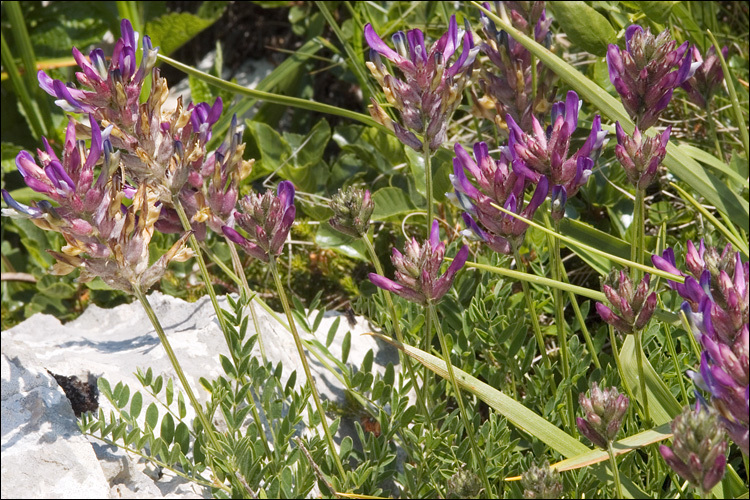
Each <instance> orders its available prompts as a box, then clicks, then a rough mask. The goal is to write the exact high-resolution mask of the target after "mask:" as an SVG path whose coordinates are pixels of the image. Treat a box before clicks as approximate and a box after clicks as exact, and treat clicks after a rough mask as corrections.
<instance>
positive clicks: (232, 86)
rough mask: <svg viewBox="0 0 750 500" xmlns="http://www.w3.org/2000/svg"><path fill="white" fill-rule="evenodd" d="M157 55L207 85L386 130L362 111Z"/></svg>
mask: <svg viewBox="0 0 750 500" xmlns="http://www.w3.org/2000/svg"><path fill="white" fill-rule="evenodd" d="M158 57H159V60H161V61H163V62H165V63H167V64H169V65H170V66H172V67H174V68H177V69H179V70H180V71H182V72H184V73H186V74H188V75H191V76H193V77H195V78H198V79H199V80H202V81H204V82H206V83H208V84H209V85H214V86H216V87H218V88H220V89H223V90H226V91H228V92H232V93H235V94H239V95H242V96H247V97H253V98H256V99H260V100H263V101H265V102H272V103H274V104H281V105H284V106H291V107H294V108H300V109H307V110H309V111H316V112H318V113H325V114H329V115H335V116H341V117H344V118H349V119H350V120H355V121H358V122H360V123H363V124H365V125H368V126H371V127H377V128H380V129H382V130H386V129H385V127H383V126H382V125H380V124H379V123H377V122H376V121H375V120H373V119H372V118H371V117H370V116H369V115H365V114H363V113H357V112H356V111H350V110H348V109H343V108H339V107H336V106H331V105H329V104H323V103H320V102H315V101H312V100H309V99H300V98H298V97H289V96H285V95H279V94H272V93H271V92H264V91H262V90H255V89H249V88H247V87H243V86H242V85H237V84H236V83H232V82H228V81H226V80H222V79H221V78H217V77H215V76H213V75H209V74H208V73H204V72H203V71H199V70H197V69H195V68H193V67H192V66H188V65H187V64H182V63H181V62H179V61H176V60H174V59H172V58H170V57H167V56H163V55H161V54H160V55H159V56H158Z"/></svg>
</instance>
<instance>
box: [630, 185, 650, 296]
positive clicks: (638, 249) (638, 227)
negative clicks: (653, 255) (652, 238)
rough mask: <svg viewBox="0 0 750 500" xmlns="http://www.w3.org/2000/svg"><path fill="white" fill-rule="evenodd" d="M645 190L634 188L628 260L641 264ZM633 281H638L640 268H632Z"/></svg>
mask: <svg viewBox="0 0 750 500" xmlns="http://www.w3.org/2000/svg"><path fill="white" fill-rule="evenodd" d="M645 196H646V192H645V190H644V189H643V188H640V187H637V188H636V190H635V202H634V206H633V222H632V224H633V232H632V240H633V241H632V243H631V246H630V260H632V261H633V262H635V263H637V264H641V265H642V264H643V252H644V247H645V245H646V235H645V227H644V226H645V220H644V209H645V206H644V205H645V204H644V198H645ZM632 277H633V282H634V283H635V282H637V281H640V279H641V270H640V269H638V268H633V269H632Z"/></svg>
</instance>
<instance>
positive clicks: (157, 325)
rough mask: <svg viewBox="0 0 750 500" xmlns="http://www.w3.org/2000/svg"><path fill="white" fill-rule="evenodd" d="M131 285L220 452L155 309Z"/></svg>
mask: <svg viewBox="0 0 750 500" xmlns="http://www.w3.org/2000/svg"><path fill="white" fill-rule="evenodd" d="M131 285H132V287H133V294H134V295H135V296H136V298H137V299H138V301H139V302H140V303H141V305H142V306H143V309H144V310H145V311H146V315H147V316H148V319H149V320H151V325H153V327H154V330H156V334H157V335H158V336H159V341H160V342H161V345H162V347H164V350H165V351H166V353H167V357H168V358H169V361H170V362H171V363H172V368H174V371H175V372H176V373H177V378H178V379H180V384H182V387H183V389H185V394H187V397H188V399H189V400H190V404H192V405H193V409H194V410H195V414H196V416H197V417H198V420H200V422H201V424H202V425H203V428H204V429H205V431H206V435H207V436H208V439H209V440H210V441H211V445H212V446H213V448H214V450H216V451H218V452H220V451H221V450H222V447H221V445H220V444H219V440H218V439H217V438H216V435H215V430H214V427H213V425H211V423H210V422H209V421H208V419H207V418H206V415H204V413H203V407H202V406H201V404H200V403H199V402H198V399H197V398H196V397H195V394H193V389H192V388H191V387H190V384H189V383H188V381H187V378H185V373H184V372H183V371H182V366H181V365H180V362H179V361H177V356H176V355H175V353H174V350H173V349H172V344H170V343H169V339H168V338H167V334H166V333H164V328H162V326H161V323H160V322H159V318H157V317H156V313H155V312H154V308H153V307H151V303H150V302H149V301H148V298H147V297H146V295H144V293H143V291H142V290H141V286H140V284H138V283H132V284H131Z"/></svg>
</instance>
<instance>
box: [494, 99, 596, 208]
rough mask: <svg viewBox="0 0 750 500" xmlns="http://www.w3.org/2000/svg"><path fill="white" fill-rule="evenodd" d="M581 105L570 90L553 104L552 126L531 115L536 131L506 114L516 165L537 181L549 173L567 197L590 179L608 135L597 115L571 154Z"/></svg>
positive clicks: (519, 170) (515, 166)
mask: <svg viewBox="0 0 750 500" xmlns="http://www.w3.org/2000/svg"><path fill="white" fill-rule="evenodd" d="M580 107H581V101H580V100H579V99H578V94H576V93H575V92H573V91H570V92H568V95H567V96H566V99H565V102H562V101H560V102H557V103H555V104H554V105H553V106H552V125H550V126H549V127H547V129H546V130H544V129H543V128H542V126H541V124H540V123H539V120H537V119H536V117H533V116H532V118H531V122H532V130H533V134H527V133H526V132H524V131H523V130H522V129H521V127H519V126H518V124H516V122H515V120H513V117H511V116H508V117H507V120H508V129H509V131H510V138H509V141H508V148H509V149H510V152H511V157H512V158H513V168H514V169H516V170H517V171H518V173H519V174H521V175H524V176H525V177H528V178H529V179H531V180H532V181H534V182H537V181H538V180H539V179H540V178H541V176H547V178H548V179H549V183H550V184H551V185H552V186H561V187H562V189H563V190H564V193H565V197H566V198H567V197H568V196H574V195H575V194H576V193H577V192H578V189H579V188H580V187H581V186H583V185H584V184H585V183H586V181H587V180H588V178H589V175H591V168H592V167H593V166H594V161H595V160H596V159H597V158H598V156H599V153H600V151H601V148H602V146H603V145H604V139H605V137H606V135H607V132H606V131H603V130H602V127H601V117H600V116H599V115H596V116H595V117H594V121H593V124H592V126H591V132H590V133H589V136H588V138H587V139H586V141H585V142H584V144H583V146H581V147H580V148H579V149H578V150H577V151H576V152H575V153H572V154H571V151H570V140H571V137H572V136H573V133H574V132H575V130H576V128H577V126H578V112H579V110H580Z"/></svg>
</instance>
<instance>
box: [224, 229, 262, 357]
mask: <svg viewBox="0 0 750 500" xmlns="http://www.w3.org/2000/svg"><path fill="white" fill-rule="evenodd" d="M226 240H227V245H229V253H230V254H231V255H232V266H233V267H234V272H235V273H236V274H237V275H238V276H239V277H240V281H241V286H242V289H243V290H244V291H245V295H246V296H247V300H248V308H249V309H250V317H251V318H252V319H253V327H254V328H255V333H257V334H258V348H259V349H260V358H261V359H262V360H263V364H264V365H265V364H266V363H267V362H268V359H267V358H266V348H265V346H264V344H263V335H262V334H261V331H260V323H258V314H257V313H256V311H255V303H254V302H253V300H252V297H253V295H254V294H253V293H252V291H251V290H250V285H248V284H247V277H245V271H244V269H242V261H241V260H240V256H239V254H238V253H237V247H236V246H234V242H233V241H232V240H230V239H229V238H226Z"/></svg>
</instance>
